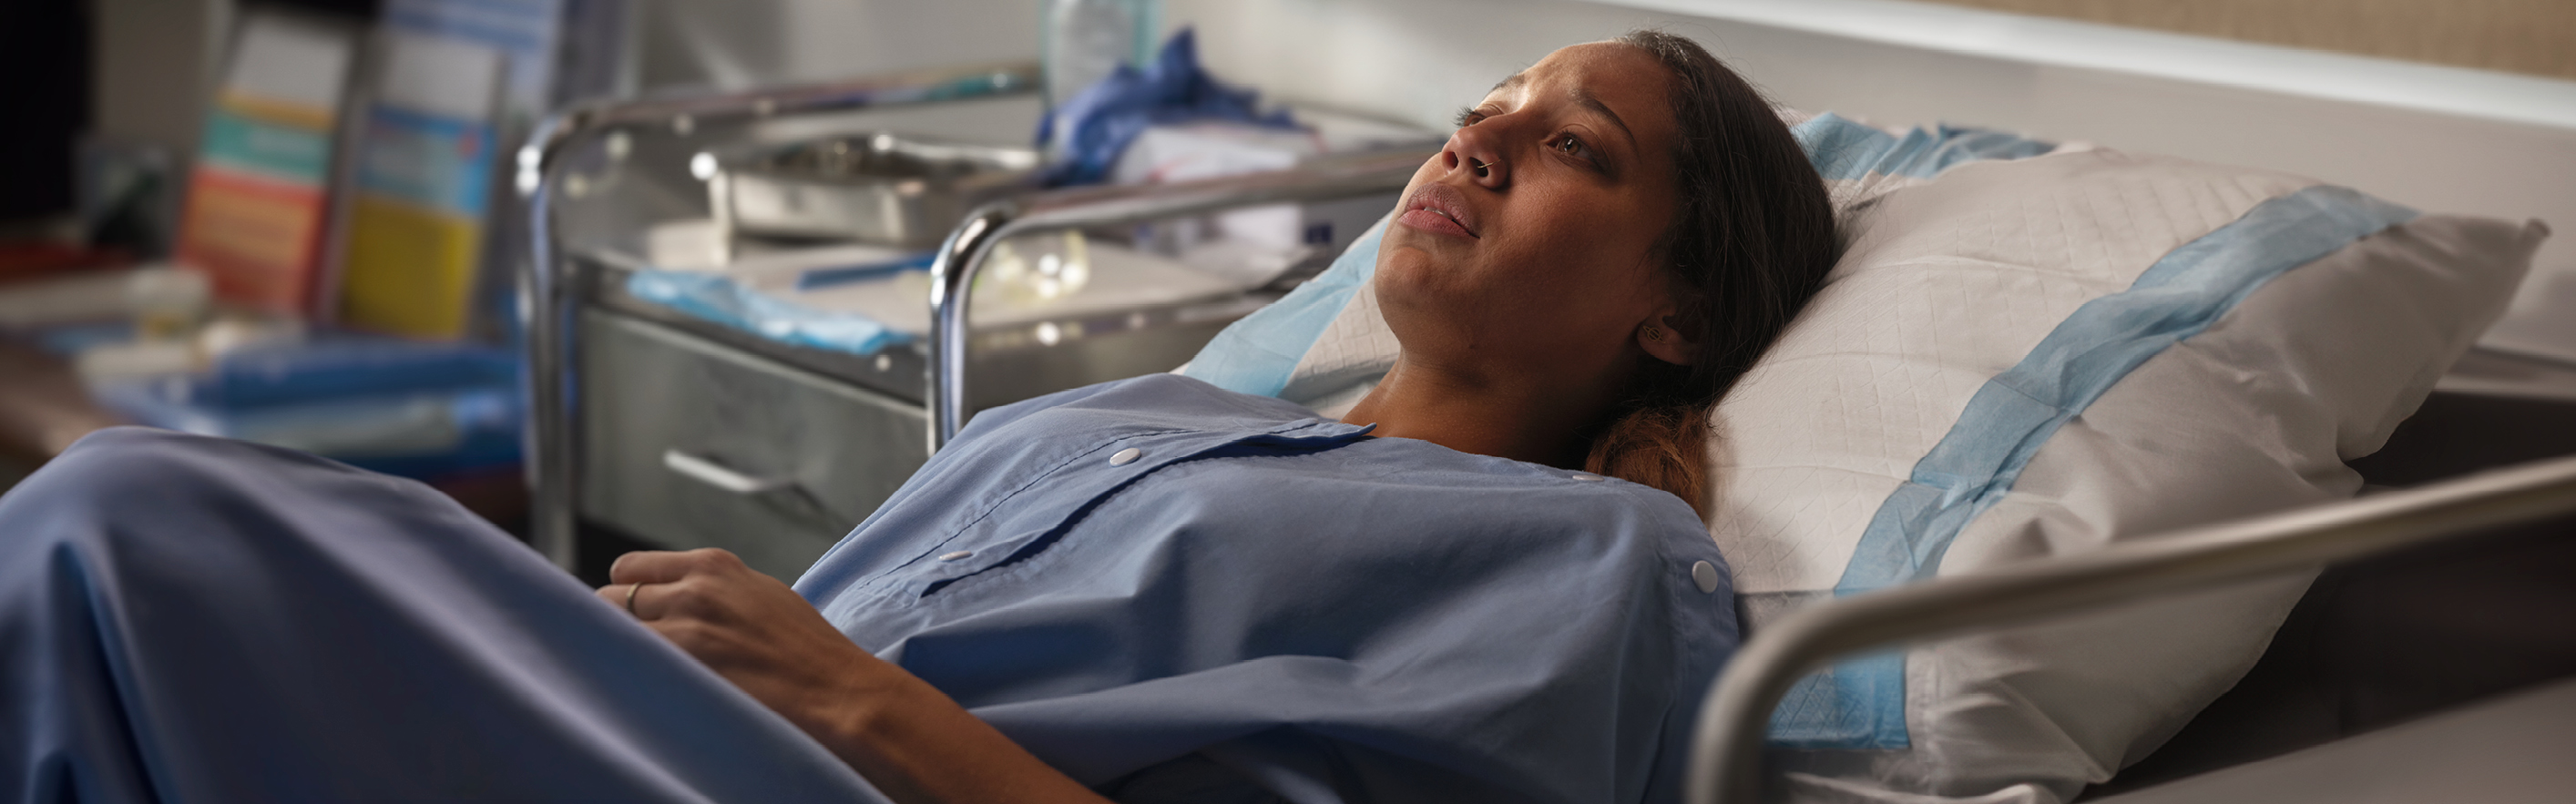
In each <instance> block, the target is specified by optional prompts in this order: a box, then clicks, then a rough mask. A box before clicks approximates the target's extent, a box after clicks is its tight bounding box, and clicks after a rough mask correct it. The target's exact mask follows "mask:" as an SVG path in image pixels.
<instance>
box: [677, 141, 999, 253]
mask: <svg viewBox="0 0 2576 804" xmlns="http://www.w3.org/2000/svg"><path fill="white" fill-rule="evenodd" d="M1038 166H1039V160H1038V152H1037V151H1035V150H1032V149H1027V148H999V147H992V146H984V145H965V144H959V143H947V142H939V141H935V140H929V139H924V138H920V137H910V136H905V135H900V134H895V133H891V132H876V133H872V134H861V135H855V136H836V137H825V138H821V139H814V140H807V141H803V142H796V143H790V144H786V145H764V146H755V147H749V148H742V149H733V150H720V151H709V152H706V153H703V154H700V155H699V156H698V158H697V159H695V160H693V162H692V165H691V168H692V170H693V172H695V173H697V174H698V176H699V177H700V178H703V179H705V180H706V183H707V200H708V202H709V206H710V207H711V208H712V210H713V212H714V215H715V220H716V224H717V226H718V227H719V229H720V230H721V232H722V233H723V234H724V235H725V237H726V239H727V240H728V241H729V240H731V239H732V236H733V235H736V234H752V235H769V236H788V237H815V238H832V239H846V240H857V241H861V242H867V243H880V244H885V245H891V246H902V247H909V248H929V247H932V246H936V245H938V244H939V240H940V238H942V237H945V236H947V234H948V231H949V230H950V229H951V228H954V227H955V226H956V225H957V221H958V220H959V219H961V218H964V217H965V216H966V212H967V210H970V209H973V208H975V207H976V206H978V205H981V204H983V203H984V202H987V201H992V200H995V199H999V198H1002V197H1004V196H1008V195H1011V194H1013V193H1017V192H1022V191H1025V190H1029V189H1032V188H1034V187H1035V182H1036V178H1037V172H1038Z"/></svg>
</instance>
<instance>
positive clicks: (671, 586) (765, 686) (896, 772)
mask: <svg viewBox="0 0 2576 804" xmlns="http://www.w3.org/2000/svg"><path fill="white" fill-rule="evenodd" d="M608 575H609V580H611V581H614V583H612V584H610V585H608V586H604V587H600V589H599V592H598V594H599V596H600V598H601V599H604V600H607V601H609V602H610V603H614V604H617V605H620V606H626V607H628V608H630V609H631V610H632V611H633V612H634V614H635V616H636V617H637V618H638V619H641V620H643V621H644V624H645V625H647V626H650V627H651V628H652V629H653V630H654V631H656V632H659V633H660V634H661V635H662V636H663V637H664V638H666V639H669V640H671V642H672V644H675V645H678V646H679V647H680V649H681V650H683V651H687V652H688V654H689V655H690V656H694V657H697V659H698V661H701V662H705V663H706V665H707V667H709V668H711V669H713V670H715V671H716V673H717V674H719V675H722V676H724V677H725V679H726V680H728V681H731V682H733V683H734V686H737V687H741V688H742V690H743V691H744V692H748V693H751V697H752V698H754V699H757V700H759V701H760V702H761V704H762V705H765V706H768V707H769V708H770V709H772V710H774V711H776V712H778V713H779V714H781V715H784V716H786V717H787V720H788V721H789V722H791V723H794V724H796V726H797V727H798V728H800V729H803V730H805V733H807V734H810V735H813V737H814V739H815V740H817V741H819V742H821V743H822V744H823V746H824V747H826V748H829V749H831V751H832V753H833V754H836V755H838V756H839V757H840V758H841V761H843V762H847V763H849V764H850V767H851V768H854V769H856V770H857V771H858V772H859V775H860V776H862V777H865V778H866V779H867V780H868V781H869V782H870V783H872V784H874V785H876V786H877V789H879V790H881V791H884V792H885V794H886V795H887V796H889V797H892V798H893V799H894V800H896V801H900V802H905V804H930V803H932V802H1106V801H1107V799H1104V798H1101V797H1100V796H1098V795H1096V794H1094V793H1092V792H1091V790H1090V789H1089V788H1085V787H1083V786H1082V784H1081V783H1080V782H1076V781H1074V780H1073V779H1072V777H1068V776H1065V775H1064V774H1062V773H1059V772H1057V771H1056V770H1055V769H1054V768H1051V767H1048V766H1047V764H1046V763H1044V762H1040V761H1039V760H1038V758H1037V757H1035V756H1032V755H1030V754H1029V752H1027V751H1025V750H1022V749H1021V748H1020V747H1019V746H1018V745H1017V744H1014V743H1012V742H1011V740H1010V738H1008V737H1004V736H1002V733H1001V732H999V731H995V730H994V729H993V727H992V726H989V725H986V724H985V723H984V721H982V720H979V719H977V718H976V717H975V716H974V715H972V714H969V713H968V712H967V711H966V710H965V709H964V708H963V707H960V706H958V705H957V704H956V702H954V701H951V700H949V699H948V696H946V695H943V694H941V693H940V692H939V690H937V689H935V688H933V687H931V686H930V685H929V684H928V683H925V682H923V681H922V680H921V679H919V678H915V677H913V675H912V674H911V673H907V672H904V670H903V668H900V667H896V666H894V665H892V664H889V663H887V662H885V661H883V660H880V659H878V658H877V657H875V656H874V655H871V654H869V653H868V652H867V651H866V650H865V649H862V648H860V647H859V646H858V645H857V644H856V643H853V642H851V641H850V639H849V637H847V636H844V635H843V634H842V633H841V632H840V630H839V629H835V628H833V627H832V624H831V623H829V622H826V621H825V620H824V619H823V615H822V614H821V613H820V612H817V611H815V610H814V607H813V605H812V604H810V603H808V602H806V600H805V598H804V597H802V596H800V595H798V594H796V592H795V591H794V590H791V589H789V588H787V585H786V584H782V583H779V582H778V581H777V580H776V579H773V578H770V577H769V576H767V575H762V574H760V573H758V572H754V571H752V570H751V568H750V567H747V566H744V565H743V563H742V560H741V559H739V558H736V557H734V555H733V554H732V553H728V552H725V551H723V550H716V549H702V550H691V551H688V552H684V553H673V552H643V553H628V554H626V555H624V556H621V557H619V558H618V559H617V563H616V564H615V565H613V566H611V567H610V568H609V571H608Z"/></svg>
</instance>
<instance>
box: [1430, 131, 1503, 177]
mask: <svg viewBox="0 0 2576 804" xmlns="http://www.w3.org/2000/svg"><path fill="white" fill-rule="evenodd" d="M1489 122H1490V121H1489ZM1494 128H1495V127H1491V126H1486V125H1483V124H1478V125H1472V126H1467V127H1465V128H1461V129H1458V131H1457V133H1454V134H1451V135H1449V144H1448V147H1446V148H1443V149H1442V150H1441V151H1440V159H1441V162H1442V164H1444V165H1446V166H1447V167H1448V168H1449V169H1450V170H1451V171H1463V172H1465V173H1466V174H1467V175H1468V177H1469V178H1470V180H1472V181H1474V182H1475V183H1477V184H1479V185H1483V186H1484V187H1486V188H1487V189H1493V190H1500V189H1503V188H1504V187H1508V186H1510V185H1511V168H1510V167H1509V166H1507V165H1505V164H1504V162H1503V148H1502V143H1501V141H1500V138H1499V137H1496V136H1495V135H1494V133H1493V132H1494ZM1479 129H1483V130H1481V131H1480V130H1479Z"/></svg>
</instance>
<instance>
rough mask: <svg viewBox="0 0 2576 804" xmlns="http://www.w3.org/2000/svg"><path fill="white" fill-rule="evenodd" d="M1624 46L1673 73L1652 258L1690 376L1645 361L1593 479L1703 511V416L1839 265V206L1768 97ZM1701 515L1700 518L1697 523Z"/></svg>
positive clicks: (1697, 66)
mask: <svg viewBox="0 0 2576 804" xmlns="http://www.w3.org/2000/svg"><path fill="white" fill-rule="evenodd" d="M1616 41H1618V42H1619V43H1621V44H1625V45H1628V46H1631V47H1635V48H1637V49H1639V50H1643V51H1645V52H1646V53H1648V54H1649V55H1652V56H1654V57H1655V59H1656V60H1657V61H1660V62H1662V63H1663V65H1664V66H1665V67H1666V68H1669V69H1671V70H1672V72H1673V82H1672V84H1671V87H1672V89H1671V98H1672V101H1671V102H1672V113H1673V122H1674V123H1675V124H1676V128H1677V129H1679V131H1680V132H1681V134H1680V141H1679V142H1677V143H1675V144H1674V146H1673V162H1674V165H1675V167H1676V169H1677V173H1678V175H1679V177H1680V190H1681V208H1680V209H1679V210H1677V211H1676V214H1675V216H1674V219H1673V227H1672V230H1671V231H1668V232H1666V233H1665V234H1664V237H1663V241H1662V243H1661V244H1660V248H1658V249H1657V252H1658V253H1659V254H1660V255H1661V256H1662V257H1663V259H1664V263H1665V266H1666V267H1667V269H1668V270H1667V272H1666V274H1667V276H1669V277H1670V279H1671V280H1672V283H1673V292H1674V294H1675V295H1676V298H1677V299H1678V300H1679V302H1680V303H1679V305H1678V306H1679V308H1680V311H1681V312H1680V315H1679V316H1677V317H1678V319H1679V320H1678V321H1676V322H1674V323H1675V324H1676V325H1677V328H1678V329H1680V330H1681V332H1680V334H1681V336H1682V337H1684V338H1687V339H1689V340H1690V341H1691V342H1692V343H1694V344H1697V345H1698V346H1699V358H1698V360H1696V361H1695V362H1694V363H1693V364H1692V365H1689V366H1677V365H1673V364H1671V363H1666V362H1663V361H1661V360H1656V359H1653V358H1648V359H1646V360H1645V361H1644V362H1643V363H1642V364H1641V365H1640V366H1639V367H1638V368H1637V371H1636V372H1635V373H1634V374H1633V375H1631V376H1630V377H1629V381H1628V388H1627V389H1626V392H1625V393H1624V394H1623V398H1624V401H1623V402H1622V403H1621V405H1620V407H1619V408H1618V410H1616V411H1615V412H1614V413H1613V414H1612V416H1611V417H1610V418H1609V420H1608V424H1607V426H1606V427H1604V428H1603V429H1602V431H1601V433H1600V434H1599V435H1598V436H1595V437H1594V438H1593V441H1592V454H1591V456H1590V457H1589V458H1588V459H1586V460H1585V462H1584V465H1585V468H1586V469H1588V470H1590V471H1592V472H1595V473H1598V474H1605V475H1609V476H1612V477H1617V478H1621V479H1625V480H1629V481H1633V482H1636V483H1640V484H1644V485H1648V486H1653V487H1656V488H1660V489H1663V490H1665V491H1669V492H1672V493H1673V494H1674V495H1676V496H1679V497H1681V498H1682V500H1683V501H1684V502H1687V503H1690V505H1691V508H1692V509H1694V510H1697V509H1698V508H1699V507H1700V505H1701V500H1702V494H1703V492H1704V490H1705V488H1706V486H1707V462H1708V448H1707V441H1708V415H1709V408H1710V407H1711V406H1714V405H1715V404H1717V400H1718V398H1720V397H1722V396H1725V395H1726V391H1727V389H1729V388H1732V387H1734V385H1735V381H1736V379H1737V378H1739V377H1742V376H1743V375H1744V371H1745V370H1746V369H1748V368H1751V367H1752V366H1753V360H1754V358H1756V357H1759V356H1760V355H1761V354H1762V350H1763V349H1765V348H1768V347H1769V346H1770V345H1771V342H1772V341H1773V340H1774V339H1777V338H1778V337H1779V335H1780V331H1781V330H1783V329H1786V328H1787V327H1788V326H1789V320H1790V318H1792V317H1793V316H1796V315H1797V313H1798V310H1799V308H1802V307H1804V306H1806V304H1807V300H1808V299H1809V298H1811V297H1813V296H1815V294H1816V289H1817V287H1818V286H1819V285H1821V284H1822V283H1823V281H1824V277H1825V272H1826V271H1828V270H1831V269H1832V268H1833V264H1834V259H1835V257H1836V252H1837V251H1838V246H1837V245H1836V243H1835V240H1834V214H1833V206H1832V204H1830V203H1829V202H1828V201H1827V199H1826V195H1825V183H1824V179H1823V178H1821V177H1819V176H1817V175H1816V168H1815V166H1814V165H1813V164H1811V163H1809V162H1808V161H1807V155H1806V152H1805V151H1804V150H1801V149H1800V148H1799V147H1798V142H1797V139H1796V138H1795V137H1792V136H1790V134H1789V127H1788V125H1787V124H1785V123H1782V122H1781V121H1780V117H1779V114H1778V113H1777V112H1775V111H1774V110H1773V109H1772V106H1771V103H1770V101H1769V100H1767V99H1765V98H1763V97H1762V93H1761V92H1760V91H1759V90H1756V89H1754V88H1753V86H1752V85H1751V84H1748V83H1745V81H1744V79H1743V78H1742V77H1740V76H1737V75H1736V74H1735V72H1734V71H1733V70H1729V69H1727V68H1726V65H1725V64H1723V63H1721V62H1719V61H1718V60H1717V57H1715V56H1711V55H1709V53H1708V51H1707V50H1704V49H1702V48H1700V46H1699V44H1698V43H1695V42H1692V41H1691V40H1689V39H1684V38H1682V37H1679V36H1674V35H1672V34H1668V33H1664V32H1662V31H1654V30H1641V31H1636V32H1632V33H1630V34H1628V35H1626V36H1622V37H1619V38H1618V39H1617V40H1616ZM1701 513H1702V514H1703V515H1705V514H1706V512H1704V511H1703V512H1701Z"/></svg>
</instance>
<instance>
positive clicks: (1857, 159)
mask: <svg viewBox="0 0 2576 804" xmlns="http://www.w3.org/2000/svg"><path fill="white" fill-rule="evenodd" d="M1789 133H1790V134H1792V135H1794V136H1796V137H1797V138H1798V145H1799V147H1801V148H1804V149H1806V151H1807V159H1808V160H1809V161H1812V162H1814V163H1815V164H1816V172H1817V173H1818V174H1821V175H1823V176H1824V177H1825V180H1826V181H1837V180H1846V181H1847V180H1852V179H1859V178H1864V177H1867V176H1868V175H1870V174H1872V173H1877V174H1882V175H1888V176H1914V177H1924V178H1928V177H1930V176H1932V175H1933V174H1937V173H1940V172H1941V171H1943V170H1948V169H1949V168H1950V167H1951V166H1954V165H1958V164H1960V163H1963V162H1976V161H1981V160H1987V159H2023V158H2027V157H2033V156H2038V155H2040V154H2044V153H2048V152H2049V151H2051V150H2055V149H2056V148H2057V146H2056V145H2055V144H2054V143H2048V142H2042V141H2039V140H2034V139H2030V138H2027V137H2022V136H2019V135H2015V134H2006V133H2003V132H1998V131H1986V130H1983V129H1974V128H1960V127H1956V126H1949V125H1943V126H1940V127H1938V128H1933V129H1922V128H1916V129H1912V130H1909V131H1907V132H1905V135H1904V136H1902V137H1900V136H1897V135H1894V134H1889V133H1887V132H1885V131H1881V130H1879V129H1877V128H1874V127H1871V126H1866V125H1862V124H1860V123H1855V122H1852V121H1851V120H1850V119H1847V118H1844V117H1843V116H1841V115H1837V114H1834V113H1832V112H1826V113H1824V114H1820V115H1816V116H1815V117H1813V118H1809V119H1808V120H1807V121H1806V122H1804V123H1799V124H1797V125H1795V126H1791V127H1790V128H1789Z"/></svg>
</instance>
